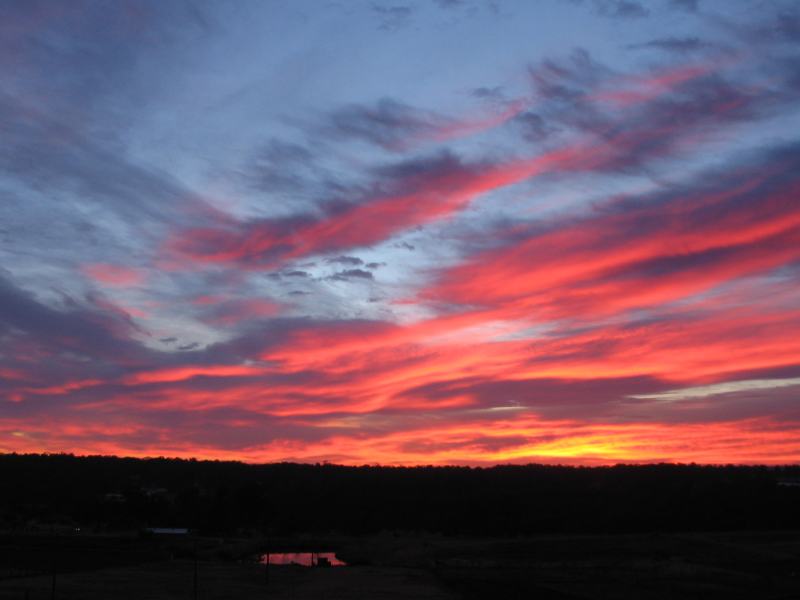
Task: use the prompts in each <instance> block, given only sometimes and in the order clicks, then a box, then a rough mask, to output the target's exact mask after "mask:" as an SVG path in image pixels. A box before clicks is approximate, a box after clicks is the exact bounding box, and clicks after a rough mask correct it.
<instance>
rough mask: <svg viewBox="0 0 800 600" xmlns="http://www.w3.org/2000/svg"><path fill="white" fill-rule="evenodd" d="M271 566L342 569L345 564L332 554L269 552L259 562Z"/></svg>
mask: <svg viewBox="0 0 800 600" xmlns="http://www.w3.org/2000/svg"><path fill="white" fill-rule="evenodd" d="M267 556H269V564H271V565H302V566H304V567H316V566H319V567H344V566H346V564H347V563H344V562H342V561H341V560H339V559H338V558H336V553H334V552H270V553H269V555H267V554H262V555H261V557H260V558H259V562H261V563H262V564H266V563H267Z"/></svg>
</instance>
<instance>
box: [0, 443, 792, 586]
mask: <svg viewBox="0 0 800 600" xmlns="http://www.w3.org/2000/svg"><path fill="white" fill-rule="evenodd" d="M0 482H2V494H0V600H2V599H5V598H14V599H19V600H24V599H27V600H39V599H41V600H46V599H53V598H58V599H60V600H69V599H75V600H79V599H85V600H93V599H100V598H119V599H122V600H125V599H127V598H130V599H133V598H136V599H148V598H149V599H152V600H158V599H167V598H169V599H187V600H190V599H194V598H202V599H203V600H207V599H216V598H220V599H222V598H230V599H233V600H236V599H242V600H244V599H248V598H287V599H296V600H302V599H304V598H315V599H327V600H334V599H337V598H341V599H349V598H363V599H372V598H375V599H381V598H387V599H389V598H391V599H394V598H397V599H399V598H421V599H425V598H431V599H433V598H465V599H468V600H469V599H505V598H511V599H513V598H539V599H551V598H552V599H559V598H560V599H564V598H573V599H578V598H582V599H596V600H601V599H617V598H635V599H645V600H647V599H662V598H663V599H666V598H703V599H704V600H712V599H716V598H720V599H721V598H725V599H731V598H742V599H745V598H758V599H765V600H770V599H776V600H777V599H779V598H785V599H800V468H798V467H780V468H767V467H741V466H718V467H711V466H697V465H646V466H616V467H607V468H606V467H602V468H573V467H548V466H541V465H529V466H516V467H515V466H505V467H495V468H491V469H469V468H460V467H446V468H433V467H418V468H382V467H358V468H355V467H338V466H331V465H293V464H282V465H244V464H240V463H221V462H203V461H181V460H169V459H153V460H135V459H117V458H108V457H88V458H77V457H73V456H69V455H43V456H34V455H27V456H20V455H0ZM165 529H169V530H168V531H165ZM266 552H269V553H271V556H275V553H284V552H335V553H336V556H337V557H338V558H339V559H340V560H342V561H344V562H345V563H347V566H343V567H327V568H326V567H302V566H296V565H277V564H275V563H274V562H273V563H272V564H271V565H270V566H269V567H266V566H265V565H264V564H261V563H260V562H259V558H260V557H261V556H262V555H263V554H264V553H266Z"/></svg>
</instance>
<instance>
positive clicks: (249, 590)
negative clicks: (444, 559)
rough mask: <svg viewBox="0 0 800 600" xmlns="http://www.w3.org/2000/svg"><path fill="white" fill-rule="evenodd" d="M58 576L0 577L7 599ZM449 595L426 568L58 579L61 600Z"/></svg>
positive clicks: (441, 599)
mask: <svg viewBox="0 0 800 600" xmlns="http://www.w3.org/2000/svg"><path fill="white" fill-rule="evenodd" d="M51 593H52V577H51V576H38V577H25V578H15V579H11V580H6V581H2V582H0V599H2V600H11V599H13V600H25V599H27V600H49V599H50V598H51ZM195 597H197V598H199V599H200V600H223V599H225V600H250V599H256V598H258V599H259V600H263V599H265V598H270V599H273V598H274V599H275V600H306V599H309V600H311V599H313V600H356V599H359V600H369V599H375V600H384V599H385V600H400V599H405V598H419V599H420V600H449V599H452V598H457V597H458V596H457V594H455V593H453V592H449V591H447V590H445V589H444V587H443V586H442V585H441V584H440V583H438V582H437V581H436V579H435V578H434V577H433V576H432V575H430V574H429V573H426V572H424V571H422V570H420V569H407V568H397V567H394V568H390V567H370V566H364V567H346V568H342V567H337V568H328V569H325V568H313V569H312V568H304V567H292V566H271V567H270V572H269V582H267V581H266V580H265V574H264V568H263V567H257V566H253V565H249V564H247V565H244V564H236V563H225V562H216V561H214V562H200V563H199V564H198V590H197V596H195V592H194V562H193V561H187V560H175V561H164V562H159V563H151V564H145V565H137V566H132V567H124V568H115V569H102V570H99V571H84V572H78V573H68V574H64V575H60V576H57V578H56V598H57V599H58V600H101V599H102V600H106V599H117V600H128V599H130V600H134V599H136V600H193V599H194V598H195Z"/></svg>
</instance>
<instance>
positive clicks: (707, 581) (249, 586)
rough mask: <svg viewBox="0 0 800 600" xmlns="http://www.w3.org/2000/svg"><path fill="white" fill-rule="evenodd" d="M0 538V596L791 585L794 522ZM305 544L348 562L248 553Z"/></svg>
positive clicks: (596, 595)
mask: <svg viewBox="0 0 800 600" xmlns="http://www.w3.org/2000/svg"><path fill="white" fill-rule="evenodd" d="M0 543H1V544H2V553H3V562H4V568H3V572H2V575H1V578H0V599H6V598H8V599H26V598H27V599H28V600H37V599H42V600H45V599H50V598H54V597H55V598H59V599H62V600H79V599H86V600H94V599H98V600H99V599H101V598H119V599H121V600H127V599H131V600H133V599H137V600H141V599H152V600H160V599H164V600H166V599H175V600H177V599H187V600H188V599H192V598H195V597H198V598H204V599H209V600H210V599H220V600H221V599H223V598H230V599H242V600H246V599H250V598H253V599H255V598H286V599H296V600H303V599H306V598H308V599H327V600H335V599H357V598H358V599H372V598H374V599H378V600H380V599H384V598H385V599H401V598H419V599H439V598H441V599H445V598H453V599H455V598H465V599H495V598H512V599H513V598H542V599H567V598H572V599H596V600H601V599H621V598H631V599H634V598H636V599H644V600H648V599H668V598H704V599H709V600H710V599H716V598H719V599H723V598H725V599H737V598H742V599H746V598H747V599H749V598H758V599H764V600H770V599H779V598H786V599H789V598H800V532H796V531H795V532H788V531H786V532H747V533H742V532H736V533H724V532H716V533H685V534H678V533H671V534H649V535H647V534H628V535H583V536H577V535H576V536H566V535H558V536H554V535H549V536H532V537H525V538H518V539H485V538H484V539H474V538H460V537H444V536H433V535H410V534H406V535H390V534H384V535H379V536H366V537H359V538H348V537H342V536H339V537H329V538H312V537H308V536H299V537H297V538H294V539H286V540H274V541H272V542H270V541H268V540H234V539H228V540H223V539H210V538H203V539H199V540H195V539H192V538H190V537H186V538H183V539H180V540H164V539H157V538H150V539H143V538H142V537H140V536H129V537H126V536H119V537H110V536H101V537H98V536H93V535H84V534H80V533H78V534H73V535H70V536H50V535H36V536H19V535H5V536H3V537H2V538H1V539H0ZM195 547H196V548H197V555H198V556H197V560H196V561H195V558H194V556H193V552H194V548H195ZM313 547H317V548H320V547H324V548H327V549H331V548H333V547H336V550H337V555H338V556H339V557H340V558H341V559H344V560H347V561H352V564H350V565H348V566H344V567H329V568H323V567H302V566H293V565H271V566H269V567H268V568H267V567H265V566H264V565H263V564H260V563H258V562H257V560H256V559H257V556H258V555H259V552H261V551H263V550H265V549H269V548H272V549H284V550H286V549H295V550H297V549H308V548H313ZM187 555H188V556H187ZM37 558H38V559H40V562H38V563H37V562H34V561H32V559H37ZM195 569H196V571H195ZM267 569H268V570H267ZM195 572H196V573H197V576H196V579H195ZM195 582H196V583H195ZM195 585H196V590H197V595H196V596H195ZM54 586H55V595H53V588H54Z"/></svg>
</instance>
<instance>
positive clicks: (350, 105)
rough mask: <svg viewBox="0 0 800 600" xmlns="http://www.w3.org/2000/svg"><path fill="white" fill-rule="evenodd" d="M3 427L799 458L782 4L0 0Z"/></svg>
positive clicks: (52, 443)
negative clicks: (57, 0)
mask: <svg viewBox="0 0 800 600" xmlns="http://www.w3.org/2000/svg"><path fill="white" fill-rule="evenodd" d="M11 451H16V452H74V453H78V454H119V455H129V456H179V457H198V458H218V459H238V460H246V461H258V462H265V461H283V460H287V461H302V462H323V461H330V462H336V463H345V464H363V463H370V464H374V463H381V464H470V465H490V464H496V463H527V462H545V463H564V464H574V463H578V464H606V463H617V462H644V461H648V462H649V461H679V462H691V461H694V462H711V463H734V462H743V463H786V462H798V461H800V4H798V3H797V2H796V0H787V1H780V0H774V1H757V0H740V1H734V0H720V1H718V2H714V1H712V0H651V1H647V2H645V1H635V0H583V1H581V0H562V1H559V0H536V1H533V0H520V1H519V2H514V1H510V0H509V1H504V0H430V1H427V0H425V1H423V0H416V1H414V0H389V1H386V0H365V1H362V0H338V1H334V0H331V1H328V0H305V1H298V0H292V1H275V2H272V1H268V0H254V1H245V0H231V1H209V2H194V1H190V0H186V1H179V0H168V1H162V0H152V1H137V2H133V1H123V0H119V1H114V2H99V1H83V0H75V1H69V2H67V1H64V2H55V1H54V2H38V1H32V0H20V1H14V0H11V1H5V2H2V4H0V452H11Z"/></svg>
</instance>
